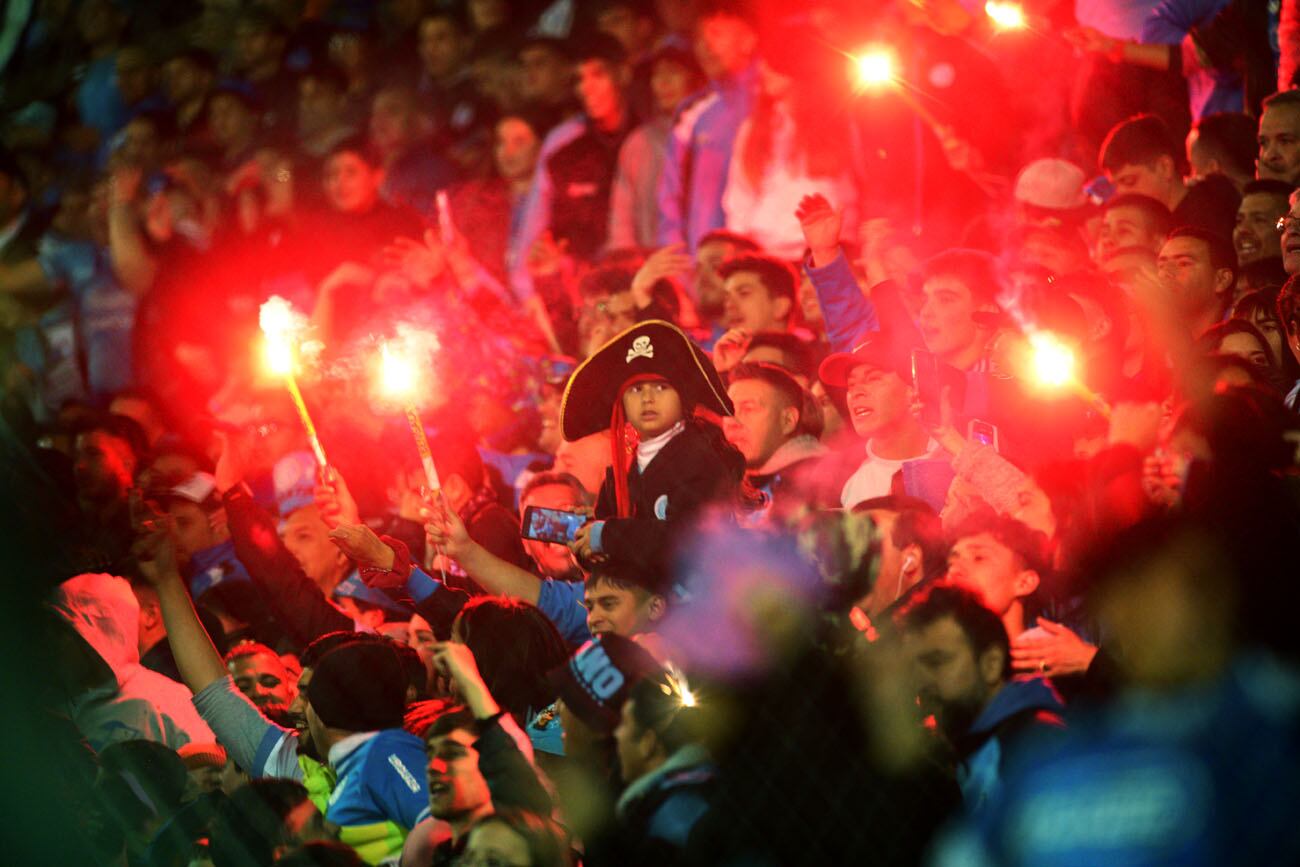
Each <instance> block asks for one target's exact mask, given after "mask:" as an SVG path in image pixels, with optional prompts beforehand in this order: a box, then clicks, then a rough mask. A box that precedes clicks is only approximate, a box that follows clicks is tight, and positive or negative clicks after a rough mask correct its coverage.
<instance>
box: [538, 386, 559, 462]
mask: <svg viewBox="0 0 1300 867" xmlns="http://www.w3.org/2000/svg"><path fill="white" fill-rule="evenodd" d="M561 397H562V392H561V391H560V390H559V389H558V388H556V387H554V386H552V385H547V386H545V387H544V388H543V389H542V400H541V403H539V404H538V406H537V409H538V412H539V413H540V414H541V416H542V429H541V433H539V434H538V435H537V447H538V448H539V449H541V450H542V451H544V452H546V453H547V454H548V455H553V454H555V453H556V452H557V451H559V449H560V443H561V442H563V441H564V438H563V436H562V435H561V434H560V400H561Z"/></svg>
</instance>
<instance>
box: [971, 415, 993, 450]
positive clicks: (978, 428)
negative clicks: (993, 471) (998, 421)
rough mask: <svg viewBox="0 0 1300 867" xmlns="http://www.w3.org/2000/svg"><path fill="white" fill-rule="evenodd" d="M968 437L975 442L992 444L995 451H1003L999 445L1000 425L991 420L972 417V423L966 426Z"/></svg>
mask: <svg viewBox="0 0 1300 867" xmlns="http://www.w3.org/2000/svg"><path fill="white" fill-rule="evenodd" d="M966 439H968V440H970V441H971V442H973V443H980V444H982V445H986V446H992V447H993V451H995V452H997V451H1001V449H1000V448H999V447H998V426H997V425H995V424H993V423H991V422H987V421H984V420H982V419H978V418H973V419H971V420H970V424H969V425H967V426H966Z"/></svg>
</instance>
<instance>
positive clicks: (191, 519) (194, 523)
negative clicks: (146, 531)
mask: <svg viewBox="0 0 1300 867" xmlns="http://www.w3.org/2000/svg"><path fill="white" fill-rule="evenodd" d="M167 515H168V516H169V517H170V518H171V526H170V530H169V532H170V533H171V537H172V542H173V543H174V544H175V546H176V556H177V557H179V558H180V560H181V562H182V563H188V562H189V560H190V558H191V557H193V556H194V555H195V554H197V553H198V552H199V551H202V550H205V549H207V548H211V547H212V546H213V545H215V544H217V534H216V532H215V531H214V530H213V529H212V522H211V521H209V520H208V515H207V513H206V512H204V511H203V509H202V508H201V507H200V506H199V505H198V504H197V503H191V502H188V501H186V500H173V501H172V502H170V503H168V504H167Z"/></svg>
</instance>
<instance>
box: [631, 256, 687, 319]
mask: <svg viewBox="0 0 1300 867" xmlns="http://www.w3.org/2000/svg"><path fill="white" fill-rule="evenodd" d="M694 267H695V263H694V261H693V260H692V259H691V257H690V254H689V253H687V252H686V245H685V244H669V245H668V246H667V247H660V248H659V249H658V250H655V251H654V252H653V253H651V254H650V255H649V256H647V257H646V260H645V262H644V263H643V264H642V265H641V267H640V268H639V269H638V270H637V272H636V274H635V275H634V276H633V277H632V297H633V298H634V299H635V300H636V306H637V309H645V308H646V307H649V306H650V300H651V293H652V292H653V290H654V287H655V284H656V283H658V282H659V281H660V280H663V279H670V278H673V277H678V276H681V275H683V274H689V273H690V272H691V269H692V268H694Z"/></svg>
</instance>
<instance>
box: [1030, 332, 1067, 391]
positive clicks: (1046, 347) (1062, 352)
mask: <svg viewBox="0 0 1300 867" xmlns="http://www.w3.org/2000/svg"><path fill="white" fill-rule="evenodd" d="M1029 343H1030V345H1031V346H1032V347H1033V352H1034V355H1033V374H1034V379H1036V380H1037V381H1038V382H1039V383H1040V384H1042V385H1045V386H1048V387H1051V388H1059V387H1061V386H1063V385H1068V384H1069V383H1071V382H1073V381H1074V352H1073V351H1072V350H1071V349H1070V347H1068V346H1066V345H1065V344H1064V343H1062V342H1061V341H1060V339H1058V338H1056V337H1054V336H1053V335H1051V334H1048V333H1046V332H1041V331H1040V332H1039V333H1037V334H1033V335H1030V338H1029Z"/></svg>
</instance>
